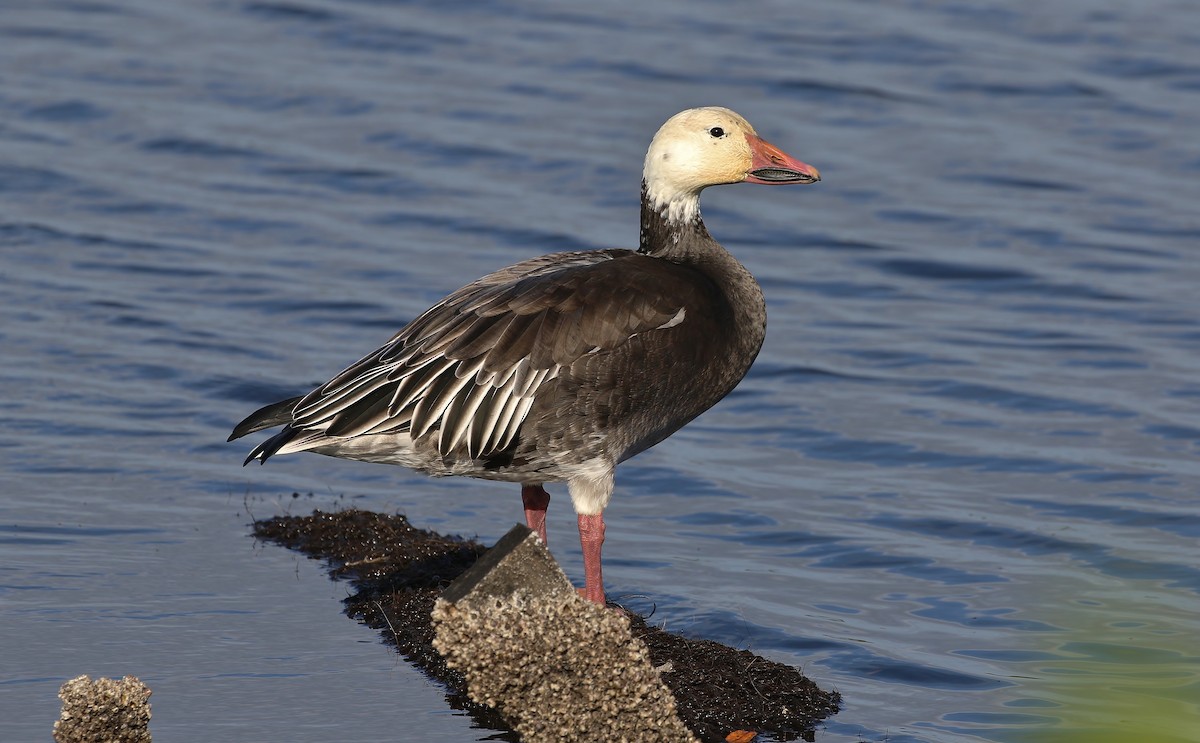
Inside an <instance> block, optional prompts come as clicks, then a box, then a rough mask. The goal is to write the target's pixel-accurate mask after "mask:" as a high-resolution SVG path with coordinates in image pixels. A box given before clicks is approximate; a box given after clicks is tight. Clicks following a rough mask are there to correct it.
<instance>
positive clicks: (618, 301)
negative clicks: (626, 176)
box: [291, 250, 710, 458]
mask: <svg viewBox="0 0 1200 743" xmlns="http://www.w3.org/2000/svg"><path fill="white" fill-rule="evenodd" d="M709 286H710V282H708V280H707V279H706V278H705V277H703V276H702V275H701V274H700V273H699V272H697V271H695V270H693V269H690V268H687V267H684V266H680V265H677V264H673V263H669V262H666V261H662V260H660V259H654V258H649V257H646V256H643V255H639V254H637V253H633V252H631V251H623V250H610V251H585V252H578V253H559V254H556V255H549V256H544V257H541V258H535V259H533V260H530V261H525V262H523V263H518V264H516V265H514V266H510V267H508V268H506V269H502V270H500V271H498V272H496V273H493V274H491V275H489V276H485V277H484V278H482V279H479V280H478V281H476V282H474V283H472V284H469V285H467V286H465V287H463V288H462V289H459V290H458V291H456V292H454V293H453V294H451V295H450V296H448V297H447V298H446V299H444V300H442V301H441V302H439V303H438V304H436V305H434V306H433V307H431V308H430V309H429V310H428V311H426V312H425V313H424V314H422V315H421V316H420V317H418V318H417V319H415V320H413V321H412V322H411V323H410V324H409V325H408V326H406V327H405V328H404V329H403V330H401V331H400V332H399V333H397V334H396V335H395V336H394V337H393V338H392V339H391V340H390V341H389V342H388V343H387V344H386V345H384V346H383V347H382V348H380V349H379V350H377V351H375V352H374V353H372V354H370V355H368V356H366V357H364V358H363V359H361V360H360V361H358V362H357V363H355V364H354V365H352V366H350V367H349V368H347V369H346V370H345V371H343V372H342V373H340V374H338V375H337V376H336V377H334V378H333V379H332V380H330V381H329V382H327V383H326V384H324V385H322V386H321V387H319V388H317V389H316V390H314V391H312V392H311V393H309V394H308V395H307V396H306V397H304V398H303V399H302V400H300V402H299V403H298V404H296V406H295V408H294V410H293V413H292V422H291V428H292V429H294V430H295V431H296V433H297V434H299V435H302V436H303V435H304V432H307V433H308V434H309V436H305V438H306V439H310V440H311V438H310V437H311V435H312V434H318V435H319V436H320V437H321V438H329V437H334V438H336V437H354V436H365V435H371V434H378V433H395V432H405V431H407V432H408V433H409V434H410V436H411V437H412V438H413V439H417V438H420V437H421V436H424V435H425V434H427V433H429V432H430V431H432V430H434V429H437V431H438V434H437V449H438V452H439V453H440V454H442V455H443V456H445V455H447V454H449V453H450V452H452V451H455V450H456V448H459V447H461V446H463V445H465V449H466V451H467V453H468V455H469V456H470V457H471V458H479V457H485V456H487V455H489V454H491V453H495V452H499V451H503V450H504V449H505V448H506V447H508V446H509V445H510V444H511V443H512V442H513V440H514V439H515V438H516V436H517V433H518V431H519V430H520V427H521V423H522V422H523V421H524V420H525V417H526V416H527V415H528V413H529V411H530V408H531V407H532V406H533V402H534V399H535V397H536V395H537V394H538V391H539V390H540V389H542V388H544V387H545V385H546V384H547V383H548V382H550V381H551V380H553V379H555V378H556V377H557V376H558V375H559V373H560V372H561V371H562V370H563V369H564V368H565V367H569V366H571V365H572V364H573V363H575V362H576V361H577V360H579V359H580V358H582V357H584V356H587V355H588V354H599V353H603V352H606V351H611V350H614V349H616V348H618V347H620V346H622V345H624V344H626V343H627V342H628V341H629V339H630V338H632V337H633V336H635V335H637V334H638V333H643V332H646V331H649V330H653V329H656V328H670V327H673V326H674V325H676V324H678V323H679V322H680V321H681V320H682V319H683V316H684V312H683V310H684V307H685V306H691V307H696V306H699V305H701V303H702V302H703V299H704V296H705V295H706V293H707V292H708V291H709ZM318 432H319V433H318Z"/></svg>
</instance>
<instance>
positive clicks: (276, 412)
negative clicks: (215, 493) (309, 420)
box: [226, 397, 304, 467]
mask: <svg viewBox="0 0 1200 743" xmlns="http://www.w3.org/2000/svg"><path fill="white" fill-rule="evenodd" d="M302 399H304V398H303V397H293V398H290V399H288V400H281V401H279V402H273V403H271V404H270V405H266V406H264V407H261V408H259V409H258V410H255V411H254V412H253V413H251V414H250V415H248V416H246V419H245V420H243V421H242V422H241V423H239V424H237V425H236V426H234V428H233V433H231V434H229V438H228V439H226V441H233V440H234V439H240V438H241V437H243V436H245V435H246V434H248V433H254V432H255V431H261V430H263V429H264V428H274V427H275V426H282V425H284V424H286V423H291V422H292V410H294V409H295V407H296V403H298V402H300V401H301V400H302ZM301 433H302V432H301V431H299V430H297V429H295V428H292V427H291V426H285V427H284V429H283V430H282V431H280V432H279V433H277V434H275V435H274V436H272V437H271V438H269V439H267V440H266V441H264V442H262V443H261V444H259V445H258V446H256V447H254V449H253V451H251V452H250V456H248V457H246V461H245V462H242V466H243V467H244V466H246V465H247V464H250V463H251V462H253V461H254V460H255V459H257V460H260V461H262V462H265V461H267V459H268V458H269V457H270V456H271V455H272V454H274V453H275V452H277V451H279V450H280V449H281V448H282V447H283V445H284V444H287V443H288V442H289V441H292V440H293V439H295V438H296V437H297V436H298V435H300V434H301Z"/></svg>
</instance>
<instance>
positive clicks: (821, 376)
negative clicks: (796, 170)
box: [0, 0, 1200, 743]
mask: <svg viewBox="0 0 1200 743" xmlns="http://www.w3.org/2000/svg"><path fill="white" fill-rule="evenodd" d="M1198 44H1200V9H1198V8H1197V6H1196V5H1195V4H1193V3H1188V2H1169V1H1168V0H1151V1H1150V2H1144V3H1139V4H1136V5H1135V4H1133V3H1121V2H1113V1H1110V2H1078V1H1076V2H1060V3H1055V4H1053V5H1049V4H1044V3H1032V2H1009V3H999V2H992V3H971V4H966V3H926V2H906V3H882V2H844V3H837V4H834V3H826V4H820V5H813V4H803V5H802V4H799V3H786V2H775V3H763V4H757V5H739V4H732V3H719V2H688V3H684V2H664V3H655V4H647V3H632V2H619V1H616V0H613V1H609V2H596V3H591V4H589V6H588V7H587V8H583V7H577V6H574V5H565V4H559V3H549V2H545V3H504V2H500V3H477V4H476V3H442V4H437V5H434V4H428V5H423V4H408V3H403V2H383V1H380V2H369V1H367V0H359V1H348V2H332V0H281V1H278V2H236V1H233V0H203V1H199V2H192V3H185V4H172V3H161V2H153V1H151V0H111V1H106V0H96V1H87V0H81V1H78V2H62V1H58V0H51V1H49V2H34V1H33V0H25V1H24V2H22V1H20V0H18V2H16V3H8V4H6V5H5V8H4V10H3V12H2V13H0V257H2V263H0V293H2V294H3V298H4V299H3V302H2V303H0V338H2V341H0V342H2V346H0V347H2V349H3V353H2V357H0V382H2V384H3V387H4V389H5V394H4V395H3V396H2V397H0V411H2V419H3V421H4V425H3V426H2V427H0V462H2V463H3V467H2V471H0V483H2V486H3V495H2V496H0V626H2V627H3V629H4V632H3V638H4V639H3V646H2V648H0V656H2V657H3V659H4V660H3V662H2V663H0V739H2V740H4V741H8V740H14V741H15V740H34V739H46V738H48V736H49V730H50V726H51V724H52V722H53V720H54V718H55V717H56V716H57V707H58V702H57V700H56V699H55V693H56V691H57V688H58V686H59V684H61V683H62V682H63V681H64V680H66V679H67V678H70V677H72V676H74V675H76V674H79V673H89V674H92V675H114V676H120V675H123V674H126V673H132V674H136V675H139V676H141V677H142V678H143V679H144V680H145V681H146V682H147V683H148V684H149V685H150V686H151V687H152V688H153V689H154V692H155V695H154V699H153V703H154V715H155V717H154V722H153V729H154V733H155V737H156V739H158V740H163V741H170V740H201V739H203V740H217V739H220V740H261V739H285V740H293V741H326V740H332V739H338V740H345V741H350V740H364V741H365V740H381V739H395V737H396V735H397V731H398V730H403V731H405V734H408V735H412V736H416V735H418V734H419V735H420V736H421V737H423V738H425V739H449V740H472V739H475V740H481V739H485V738H487V737H488V735H489V733H488V732H487V731H480V730H476V731H472V730H470V721H469V720H468V719H466V718H463V717H460V716H457V715H456V714H454V713H451V712H449V711H447V710H446V709H445V707H444V705H443V704H442V701H441V694H440V692H439V691H438V689H437V688H435V687H432V686H431V685H429V684H428V683H427V682H425V681H424V680H423V679H422V678H421V677H420V676H419V675H417V674H416V672H414V671H412V670H411V669H409V668H408V667H407V666H405V665H404V664H403V663H401V662H399V661H397V660H396V658H395V657H394V656H393V655H391V654H390V653H389V652H387V651H386V650H385V649H383V648H382V647H381V646H380V645H379V643H378V640H377V638H376V637H375V635H374V633H373V632H372V631H371V630H368V629H365V628H362V627H359V626H357V625H355V624H354V623H352V622H350V621H347V620H345V619H344V618H342V617H341V616H340V615H339V611H340V605H339V604H338V602H337V601H336V600H335V599H337V598H339V597H341V596H343V595H344V592H345V588H344V587H342V586H340V585H337V584H333V583H330V582H329V581H327V580H326V579H325V578H324V577H323V575H322V571H321V570H320V569H319V567H317V566H315V565H313V564H310V563H307V562H304V561H303V560H301V559H299V558H297V557H296V556H295V555H293V554H290V553H287V552H285V551H283V550H279V549H276V548H273V547H263V546H261V545H260V546H256V545H254V544H253V542H252V541H251V540H250V539H249V538H248V537H247V534H248V529H247V523H248V521H249V520H250V519H251V517H252V516H256V517H262V516H266V515H270V514H274V513H276V512H281V511H287V510H291V511H293V512H296V511H304V510H307V509H309V508H312V507H314V506H319V507H335V506H337V505H341V504H346V503H351V502H352V503H354V504H355V505H358V506H363V507H368V508H374V509H395V510H400V511H403V512H405V513H407V514H408V515H409V516H410V517H411V518H412V519H413V521H414V522H415V523H417V524H421V525H425V526H430V527H434V528H438V529H440V530H443V531H450V532H459V533H466V534H478V535H480V536H481V537H482V538H484V539H486V540H492V539H495V538H497V537H498V536H499V535H500V534H502V533H503V532H504V531H505V530H506V529H507V527H508V526H510V525H511V523H512V522H514V521H516V520H518V519H519V518H520V506H519V500H518V498H517V493H516V491H515V490H514V488H512V487H511V486H503V485H498V484H493V483H476V482H473V481H429V480H425V479H423V478H421V477H418V476H416V475H413V474H412V473H409V472H407V471H404V470H400V469H398V468H386V467H377V466H371V465H363V464H358V463H347V462H339V461H336V460H330V459H326V458H322V457H316V456H297V457H289V458H286V459H281V460H279V461H272V462H271V464H270V466H267V467H263V468H257V467H255V468H252V469H246V470H243V469H241V468H240V467H239V464H240V462H241V459H242V457H243V455H244V452H245V449H246V447H245V446H233V445H226V444H225V443H224V439H225V436H226V434H227V433H228V431H229V429H230V427H231V425H232V424H233V423H234V422H235V421H236V420H238V419H240V418H241V417H242V416H243V415H244V414H245V413H246V412H248V411H249V410H251V409H253V408H254V407H255V406H257V405H259V404H261V403H264V402H267V401H273V400H275V399H279V398H282V397H285V396H290V395H293V394H298V393H300V392H304V391H306V390H307V389H308V388H309V387H310V386H311V385H313V384H315V383H318V382H320V381H323V380H324V379H326V378H328V377H329V376H330V375H331V374H332V373H334V372H336V371H338V370H339V369H340V368H342V367H343V366H344V365H345V364H346V363H348V362H349V361H352V360H353V359H355V358H357V357H358V355H360V354H361V353H363V352H366V351H368V350H370V349H372V348H374V347H375V346H376V345H377V344H378V343H380V342H381V341H383V340H384V339H386V338H387V337H388V336H389V335H390V334H391V332H392V331H394V330H395V329H396V328H398V327H399V326H400V325H401V324H403V322H405V321H406V320H407V319H410V318H411V317H413V316H414V315H415V314H416V313H418V312H419V311H421V310H422V309H424V308H425V307H426V306H428V305H429V304H430V303H431V302H433V301H435V300H437V299H438V298H440V297H441V296H442V295H443V294H444V293H446V292H448V291H449V290H452V289H454V288H456V287H457V286H459V285H460V284H462V283H464V282H465V281H467V280H470V279H472V278H474V277H476V276H478V275H481V274H483V273H485V272H487V271H489V270H492V269H494V268H496V267H499V266H502V265H505V264H507V263H509V262H512V261H515V260H518V259H521V258H525V257H529V256H532V255H536V254H539V253H543V252H548V251H552V250H564V249H573V248H590V247H609V246H630V245H633V244H634V243H635V242H636V230H637V223H636V215H637V212H636V208H637V205H636V198H637V195H638V180H639V171H640V164H641V157H642V154H643V153H644V151H645V147H646V144H647V143H648V141H649V138H650V136H651V135H652V134H653V132H654V131H655V129H656V128H657V127H658V125H659V124H660V123H661V122H662V121H663V120H664V119H665V118H666V117H668V116H669V115H671V114H673V113H675V112H676V111H677V110H679V109H681V108H685V107H689V106H694V105H711V104H718V105H726V106H729V107H732V108H734V109H736V110H738V111H740V112H741V113H743V114H745V115H746V116H747V117H748V118H749V119H750V120H751V121H753V122H754V123H755V125H756V126H757V127H758V129H759V131H760V132H761V133H762V134H763V135H764V136H765V137H767V138H768V139H770V140H771V141H774V142H776V143H777V144H779V145H780V146H781V147H783V148H784V149H785V150H787V151H789V152H792V153H793V154H795V155H797V156H799V157H801V158H803V159H805V160H806V161H809V162H811V163H813V164H814V165H816V166H817V167H819V168H820V169H821V171H822V173H823V174H824V176H825V180H824V181H823V182H822V183H821V184H819V185H817V186H814V187H810V188H805V189H762V188H755V187H751V186H743V187H737V188H723V189H713V190H712V191H709V192H708V193H707V194H706V198H705V213H706V215H707V218H708V223H709V227H710V229H711V231H712V232H713V234H714V235H715V236H717V237H718V239H720V240H722V241H723V242H724V243H725V244H726V245H728V246H729V247H730V248H731V249H732V250H733V251H734V252H735V253H737V254H738V255H739V256H740V257H741V258H742V260H743V261H744V262H745V263H746V264H747V265H748V266H749V267H750V268H751V269H752V270H753V271H754V272H755V273H756V274H757V275H758V276H759V278H760V280H761V282H762V283H763V285H764V288H765V289H766V292H767V296H768V301H769V305H770V315H771V321H770V322H771V326H770V331H769V336H768V339H767V344H766V348H765V349H764V351H763V353H762V355H761V356H760V358H759V361H758V363H757V364H756V366H755V367H754V369H753V371H752V372H751V374H750V376H749V377H748V378H747V379H746V381H745V382H744V383H743V384H742V386H741V387H740V388H739V389H738V390H737V391H736V392H735V393H734V394H733V395H731V396H730V397H729V398H728V399H727V400H726V401H725V402H724V403H722V404H721V405H720V406H718V407H717V408H716V409H714V410H713V411H711V412H710V413H708V414H706V415H705V416H704V417H702V418H701V419H700V420H698V421H697V422H696V423H694V424H693V425H691V426H689V427H688V428H686V429H684V430H683V431H681V432H680V433H679V434H677V435H676V436H675V437H673V438H672V439H670V440H669V441H667V442H665V443H664V444H662V445H660V446H659V447H657V448H656V449H654V450H652V451H650V452H647V453H646V454H644V455H642V456H640V457H638V458H637V459H635V460H633V461H631V462H629V463H627V464H626V465H624V466H623V468H622V469H621V471H620V472H619V481H618V494H617V496H616V498H615V499H614V504H613V506H612V507H611V509H610V511H609V516H610V518H609V523H610V525H611V528H610V529H609V542H608V544H607V545H606V555H607V558H608V563H609V569H608V571H607V573H606V577H607V578H608V581H609V585H608V588H609V591H610V593H612V594H613V595H614V597H616V598H618V599H622V598H624V600H626V601H627V602H628V603H629V604H630V605H632V606H634V607H635V608H639V609H642V610H644V611H648V610H650V608H651V607H655V611H656V613H655V621H659V622H662V623H665V624H666V625H667V626H668V627H672V628H674V629H676V630H679V631H683V632H691V633H694V634H696V635H699V636H703V637H709V638H714V639H720V640H723V641H726V642H729V643H732V644H734V645H738V646H742V647H749V648H752V649H754V650H756V651H758V652H760V653H763V654H766V655H768V656H770V657H772V658H775V659H778V660H783V661H786V662H789V663H793V664H796V665H800V666H802V667H803V668H804V670H805V671H806V672H807V673H808V674H809V675H810V676H812V677H813V678H814V679H815V680H817V681H818V682H819V683H821V684H822V685H823V686H825V687H826V688H836V689H838V690H839V691H841V692H842V694H843V697H844V699H845V702H846V704H845V709H844V710H843V711H842V712H841V714H839V715H838V716H837V717H836V718H834V719H833V720H831V721H830V722H829V723H828V724H827V726H826V727H825V728H824V729H823V730H822V731H821V732H819V733H818V740H825V741H857V740H868V741H883V740H887V741H891V742H893V743H896V742H907V741H957V740H976V739H977V740H987V741H1040V740H1047V741H1049V740H1055V741H1064V740H1081V741H1082V740H1087V741H1089V743H1094V742H1095V741H1099V740H1108V739H1111V740H1122V741H1125V740H1149V741H1184V740H1196V736H1197V730H1200V670H1198V668H1200V658H1198V657H1197V651H1196V643H1195V639H1196V637H1198V636H1200V620H1198V619H1197V617H1198V616H1200V558H1197V555H1198V554H1200V552H1198V551H1197V547H1196V540H1197V537H1198V536H1200V508H1198V505H1197V490H1198V489H1200V460H1198V458H1197V454H1198V453H1200V320H1198V317H1200V299H1198V297H1197V287H1198V286H1200V263H1197V261H1196V247H1197V244H1198V240H1200V218H1198V217H1197V214H1198V212H1197V208H1196V204H1197V203H1200V148H1198V147H1197V143H1196V132H1197V131H1200V63H1198V62H1197V58H1196V54H1195V50H1196V48H1197V45H1198ZM293 491H298V492H300V493H304V494H307V493H312V495H311V496H309V495H304V496H303V497H301V498H293V497H292V496H291V494H292V493H293ZM484 493H486V497H484V496H483V495H481V494H484ZM556 493H557V497H556V506H555V507H554V508H552V509H551V524H550V528H551V543H552V546H554V547H556V548H557V554H558V556H559V557H560V559H561V560H562V561H563V562H564V564H565V567H566V568H567V570H568V571H569V572H571V573H572V574H574V575H576V576H578V575H579V574H580V559H579V553H578V549H577V547H576V546H575V541H574V537H573V536H572V534H573V518H572V514H571V512H570V508H569V506H568V505H567V501H566V498H565V493H563V492H562V491H561V489H560V490H559V491H556ZM1106 734H1111V735H1112V737H1111V738H1106V737H1104V736H1105V735H1106Z"/></svg>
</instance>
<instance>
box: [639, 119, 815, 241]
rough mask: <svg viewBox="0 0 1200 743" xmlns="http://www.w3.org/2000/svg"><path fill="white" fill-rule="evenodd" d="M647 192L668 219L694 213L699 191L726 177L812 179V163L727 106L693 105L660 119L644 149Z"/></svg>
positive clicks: (764, 180) (681, 218)
mask: <svg viewBox="0 0 1200 743" xmlns="http://www.w3.org/2000/svg"><path fill="white" fill-rule="evenodd" d="M642 177H643V178H644V179H645V182H646V197H647V198H648V199H649V200H650V202H651V204H652V205H653V206H654V208H655V209H656V210H658V211H659V212H660V213H662V214H663V216H664V217H666V219H667V220H668V221H670V222H675V223H680V222H683V221H690V220H692V219H695V217H696V215H697V214H699V204H700V201H699V197H700V192H701V191H702V190H703V189H705V188H707V187H708V186H716V185H720V184H722V183H741V182H742V181H747V182H750V183H764V184H768V185H778V184H783V183H813V182H815V181H819V180H821V174H820V173H819V172H817V169H816V168H814V167H812V166H811V165H807V164H805V163H802V162H800V161H799V160H797V159H795V158H793V157H791V156H790V155H787V154H786V153H784V152H783V151H782V150H780V149H779V148H777V147H775V146H774V145H772V144H770V143H769V142H766V141H764V140H763V139H761V138H760V137H759V136H758V133H757V132H755V131H754V127H752V126H750V122H748V121H746V120H745V119H743V118H742V117H741V116H739V115H738V114H736V113H734V112H733V111H730V110H729V109H727V108H720V107H716V106H713V107H708V108H691V109H688V110H687V111H681V112H680V113H677V114H675V115H674V116H672V117H671V118H670V119H668V120H667V123H665V124H663V125H662V128H660V129H659V130H658V133H657V134H655V135H654V139H653V141H651V142H650V149H649V150H648V151H647V152H646V164H645V169H644V170H643V171H642Z"/></svg>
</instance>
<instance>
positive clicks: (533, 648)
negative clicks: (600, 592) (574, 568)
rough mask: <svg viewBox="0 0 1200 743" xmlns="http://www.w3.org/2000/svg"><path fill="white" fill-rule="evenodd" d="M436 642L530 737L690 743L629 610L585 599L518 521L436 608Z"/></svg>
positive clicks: (532, 742)
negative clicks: (634, 628)
mask: <svg viewBox="0 0 1200 743" xmlns="http://www.w3.org/2000/svg"><path fill="white" fill-rule="evenodd" d="M433 623H434V629H435V632H436V636H435V638H434V641H433V646H434V648H435V649H437V650H438V652H440V653H441V654H442V656H443V657H444V658H445V659H446V663H447V665H449V666H450V667H451V668H454V669H457V670H459V671H461V672H462V673H463V675H464V676H465V677H466V681H467V690H468V693H469V694H470V696H471V698H472V699H473V700H475V701H476V702H479V703H481V704H486V705H488V706H489V707H495V708H496V709H497V710H498V711H499V712H500V714H501V715H503V716H504V719H506V720H508V721H509V722H510V723H511V724H512V726H513V728H514V729H515V730H516V731H517V732H519V733H520V734H521V737H522V740H523V741H525V743H546V742H548V741H579V742H580V743H585V742H586V741H605V742H607V741H622V740H628V741H642V740H653V741H661V743H675V742H676V741H678V742H680V743H693V741H696V737H695V736H694V735H692V733H691V732H690V731H689V730H688V729H687V728H686V727H685V726H684V724H683V723H682V722H681V721H680V719H679V716H678V715H677V714H676V713H675V698H674V697H673V696H672V695H671V692H670V690H669V689H668V688H667V687H666V685H665V684H664V683H663V682H662V679H661V678H660V677H659V673H658V672H657V671H656V670H655V669H654V667H653V666H652V665H651V663H650V654H649V652H648V651H647V650H646V646H645V645H644V644H643V643H642V642H640V641H639V640H636V639H634V637H633V635H632V634H630V630H629V620H628V619H626V618H625V615H624V614H623V613H619V612H616V611H612V610H609V609H605V608H602V607H600V606H597V605H595V604H593V603H592V602H590V601H586V600H584V599H583V598H581V597H580V596H579V594H578V593H577V592H576V591H575V589H574V588H572V586H571V583H570V581H569V580H567V576H566V575H565V574H564V573H563V572H562V569H561V568H559V566H558V564H557V563H555V562H554V558H552V557H551V556H550V553H549V552H547V551H546V548H545V546H544V545H542V543H541V541H540V540H538V539H537V538H536V537H535V536H533V532H531V531H530V530H529V529H528V528H526V527H524V526H520V525H518V526H515V527H513V529H512V530H511V531H509V533H508V534H507V535H505V536H504V538H503V539H501V540H500V541H499V542H497V543H496V546H495V547H493V548H492V549H491V550H488V552H487V553H485V554H484V555H483V557H481V558H480V559H479V561H478V562H476V563H475V565H473V566H472V567H471V568H470V569H468V570H467V571H466V572H465V573H464V574H463V575H461V576H460V577H459V578H457V579H456V580H455V581H454V582H453V583H451V584H450V586H449V587H448V588H447V589H446V590H445V592H444V593H443V594H442V597H441V598H439V599H438V600H437V603H436V604H435V605H434V609H433Z"/></svg>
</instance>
